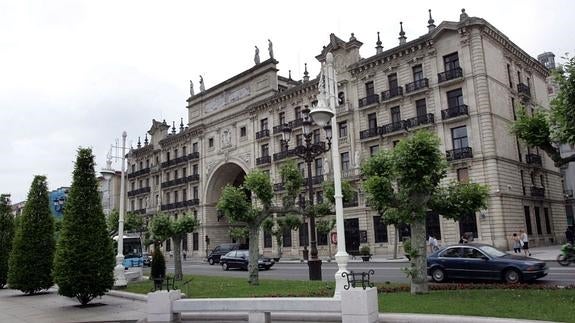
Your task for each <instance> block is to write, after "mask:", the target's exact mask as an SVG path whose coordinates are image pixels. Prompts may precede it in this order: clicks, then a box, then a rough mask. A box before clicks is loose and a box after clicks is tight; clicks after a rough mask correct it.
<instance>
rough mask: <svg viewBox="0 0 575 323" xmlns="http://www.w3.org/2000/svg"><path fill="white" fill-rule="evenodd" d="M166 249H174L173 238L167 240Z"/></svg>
mask: <svg viewBox="0 0 575 323" xmlns="http://www.w3.org/2000/svg"><path fill="white" fill-rule="evenodd" d="M166 251H168V252H170V251H172V239H168V240H166Z"/></svg>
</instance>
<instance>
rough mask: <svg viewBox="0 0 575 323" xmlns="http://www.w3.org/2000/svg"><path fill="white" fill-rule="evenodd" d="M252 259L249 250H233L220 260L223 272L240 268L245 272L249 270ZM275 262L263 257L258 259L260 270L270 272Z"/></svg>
mask: <svg viewBox="0 0 575 323" xmlns="http://www.w3.org/2000/svg"><path fill="white" fill-rule="evenodd" d="M249 259H250V251H249V250H233V251H230V252H228V253H227V254H225V255H224V256H222V257H221V258H220V263H221V264H222V269H223V270H228V269H230V268H240V269H243V270H247V269H248V264H249ZM274 263H275V262H274V260H273V259H271V258H268V257H264V256H261V255H260V257H259V259H258V268H259V269H265V270H269V269H270V268H272V266H273V265H274Z"/></svg>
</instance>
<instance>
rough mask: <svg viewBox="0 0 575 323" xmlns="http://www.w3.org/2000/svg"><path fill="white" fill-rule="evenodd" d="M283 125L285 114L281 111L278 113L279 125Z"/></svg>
mask: <svg viewBox="0 0 575 323" xmlns="http://www.w3.org/2000/svg"><path fill="white" fill-rule="evenodd" d="M284 123H286V113H285V112H283V111H282V112H280V113H279V124H280V125H282V124H284Z"/></svg>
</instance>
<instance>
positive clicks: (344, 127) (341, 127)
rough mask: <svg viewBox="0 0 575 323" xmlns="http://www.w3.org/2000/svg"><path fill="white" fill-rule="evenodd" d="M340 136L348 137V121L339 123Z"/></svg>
mask: <svg viewBox="0 0 575 323" xmlns="http://www.w3.org/2000/svg"><path fill="white" fill-rule="evenodd" d="M338 129H339V138H345V137H347V121H342V122H339V123H338Z"/></svg>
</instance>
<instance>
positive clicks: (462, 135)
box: [451, 126, 469, 149]
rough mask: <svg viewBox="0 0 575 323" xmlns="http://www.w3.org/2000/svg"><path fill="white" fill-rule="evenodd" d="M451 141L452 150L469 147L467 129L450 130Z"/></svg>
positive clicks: (464, 127)
mask: <svg viewBox="0 0 575 323" xmlns="http://www.w3.org/2000/svg"><path fill="white" fill-rule="evenodd" d="M451 141H452V144H453V149H460V148H465V147H469V143H468V141H467V127H466V126H463V127H457V128H451Z"/></svg>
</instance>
